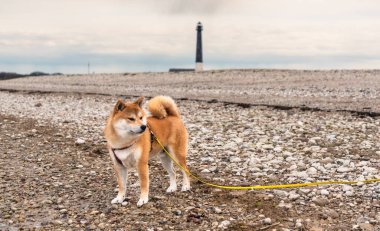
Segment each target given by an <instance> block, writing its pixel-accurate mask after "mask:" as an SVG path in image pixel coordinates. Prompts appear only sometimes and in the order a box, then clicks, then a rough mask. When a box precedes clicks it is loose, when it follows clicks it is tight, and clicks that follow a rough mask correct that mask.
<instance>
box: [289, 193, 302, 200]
mask: <svg viewBox="0 0 380 231" xmlns="http://www.w3.org/2000/svg"><path fill="white" fill-rule="evenodd" d="M299 197H300V195H299V194H297V193H294V192H291V193H290V194H289V200H291V201H295V200H297V199H298V198H299Z"/></svg>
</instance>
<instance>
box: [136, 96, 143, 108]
mask: <svg viewBox="0 0 380 231" xmlns="http://www.w3.org/2000/svg"><path fill="white" fill-rule="evenodd" d="M143 101H144V96H140V97H139V98H138V99H136V101H135V102H134V104H137V105H139V107H141V106H142V103H143Z"/></svg>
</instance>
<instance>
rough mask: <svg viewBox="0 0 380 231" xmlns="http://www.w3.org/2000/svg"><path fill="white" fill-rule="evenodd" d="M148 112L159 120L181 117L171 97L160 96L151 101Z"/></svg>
mask: <svg viewBox="0 0 380 231" xmlns="http://www.w3.org/2000/svg"><path fill="white" fill-rule="evenodd" d="M148 111H149V112H150V113H151V114H152V116H153V117H156V118H158V119H163V118H165V117H167V116H176V117H180V115H179V111H178V108H177V105H176V104H175V102H174V100H173V99H172V98H171V97H169V96H162V95H160V96H156V97H154V98H153V99H151V100H149V102H148Z"/></svg>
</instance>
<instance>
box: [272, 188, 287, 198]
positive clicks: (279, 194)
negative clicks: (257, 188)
mask: <svg viewBox="0 0 380 231" xmlns="http://www.w3.org/2000/svg"><path fill="white" fill-rule="evenodd" d="M273 193H274V194H275V195H277V196H279V197H287V196H288V193H287V192H286V191H283V190H279V189H275V190H273Z"/></svg>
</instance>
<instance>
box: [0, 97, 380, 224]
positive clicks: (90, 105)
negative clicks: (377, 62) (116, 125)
mask: <svg viewBox="0 0 380 231" xmlns="http://www.w3.org/2000/svg"><path fill="white" fill-rule="evenodd" d="M115 102H116V97H114V96H106V95H88V94H77V93H70V94H68V93H26V92H5V91H2V92H0V105H1V107H0V127H1V133H0V155H1V156H0V166H1V169H2V171H1V172H0V182H1V183H0V188H1V197H0V212H1V213H0V229H4V230H8V229H10V230H12V229H18V228H33V227H35V228H42V229H47V230H53V229H54V230H56V229H62V230H63V229H65V230H70V229H74V230H78V229H94V230H96V229H99V230H103V229H105V230H116V229H126V230H131V229H133V230H208V229H209V230H222V229H228V230H314V231H317V230H380V184H379V183H374V184H358V185H353V186H348V185H333V186H331V185H326V186H317V187H307V188H298V189H278V190H258V191H228V190H220V189H213V188H209V187H207V186H204V185H201V184H200V183H197V182H195V181H192V191H191V192H187V193H182V192H175V193H172V194H166V193H165V189H166V187H167V186H168V176H167V175H166V172H165V171H164V170H163V168H162V167H161V164H160V163H159V161H158V160H156V159H153V160H151V162H150V170H151V172H150V178H151V186H150V187H151V194H150V202H149V203H148V204H147V205H145V206H143V207H142V208H137V207H136V202H137V200H138V195H139V194H138V190H139V188H138V185H137V184H136V181H137V177H136V173H135V172H133V173H132V174H131V175H130V178H129V187H128V190H127V194H128V195H127V199H128V200H127V203H126V205H111V203H110V202H111V200H112V199H113V198H114V196H115V195H116V192H115V191H114V188H115V187H116V179H115V177H114V174H113V170H112V166H111V161H110V158H109V156H108V153H107V151H106V149H105V140H104V138H103V135H102V129H103V126H104V124H105V119H106V117H107V115H108V113H109V112H110V111H111V109H112V106H113V104H114V103H115ZM177 103H178V105H179V109H180V111H181V114H182V116H183V119H184V121H185V124H186V126H187V128H188V130H189V136H190V141H189V142H190V145H189V146H190V147H189V155H188V159H189V161H188V165H189V167H190V169H191V171H192V172H193V173H195V174H197V175H199V176H201V177H202V178H205V179H207V180H209V181H211V182H214V183H218V184H227V185H252V184H253V185H256V184H277V183H281V184H282V183H296V182H305V181H324V180H344V181H346V180H363V179H372V178H380V172H379V169H380V142H379V140H380V132H379V123H380V120H379V118H378V117H359V116H355V115H353V114H351V113H347V112H327V111H316V112H312V111H303V110H300V109H291V110H275V109H273V108H267V107H262V106H260V107H253V106H251V107H243V106H239V105H237V104H226V103H221V102H215V103H210V102H202V101H193V100H177ZM81 140H83V141H84V142H78V141H81Z"/></svg>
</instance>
